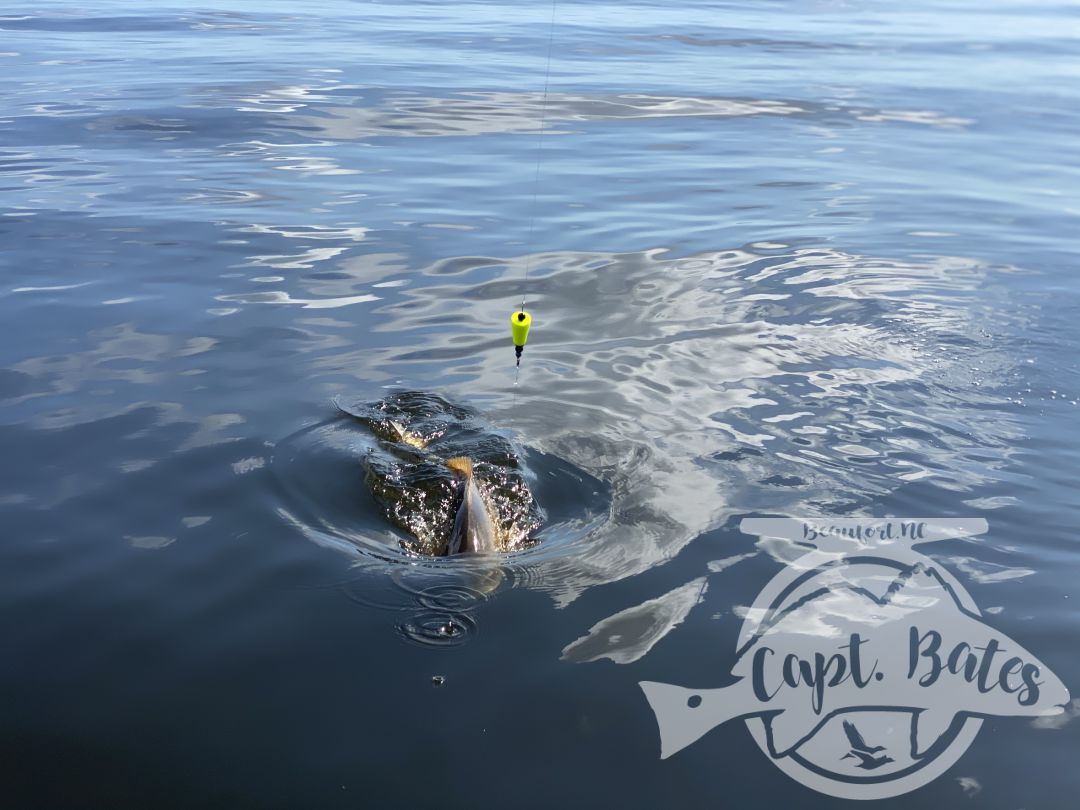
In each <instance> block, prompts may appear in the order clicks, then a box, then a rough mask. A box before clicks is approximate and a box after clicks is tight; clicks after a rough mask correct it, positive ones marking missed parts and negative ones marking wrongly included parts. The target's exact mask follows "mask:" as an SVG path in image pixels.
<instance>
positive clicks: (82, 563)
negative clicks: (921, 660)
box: [0, 0, 1080, 810]
mask: <svg viewBox="0 0 1080 810" xmlns="http://www.w3.org/2000/svg"><path fill="white" fill-rule="evenodd" d="M550 13H551V9H550V6H548V5H546V4H545V3H525V4H521V3H516V4H515V3H498V2H473V3H466V4H458V3H455V4H451V3H427V2H401V3H398V2H395V3H377V2H376V3H368V2H346V0H322V2H314V3H304V4H296V3H290V4H285V3H281V2H277V1H276V0H273V1H272V2H263V3H258V4H256V3H243V2H239V0H235V1H234V2H227V1H224V0H223V2H217V3H214V4H212V5H200V6H197V7H192V8H181V7H175V6H167V5H155V6H153V7H149V6H148V5H147V4H145V3H142V4H137V3H132V2H119V1H117V0H106V1H105V2H101V3H98V4H95V5H93V6H87V7H80V6H74V5H71V4H69V3H66V2H38V3H21V4H20V3H15V4H5V8H4V10H3V14H2V16H0V70H2V75H3V77H4V80H3V85H2V89H0V240H2V242H0V244H2V251H0V270H2V277H0V312H2V316H3V325H4V339H3V341H2V342H0V448H2V460H0V525H2V526H3V534H2V540H0V643H2V647H0V649H2V657H0V776H2V778H0V805H2V806H3V807H10V808H37V807H42V808H144V807H162V808H164V807H177V808H180V807H184V808H189V807H230V808H231V807H290V808H292V807H369V806H410V807H411V806H416V807H426V806H442V807H476V806H511V807H544V808H548V807H555V806H562V807H585V806H594V805H597V804H600V803H602V804H604V805H605V806H607V805H610V806H626V807H656V806H680V807H681V806H702V807H704V806H709V807H714V806H728V805H730V806H737V807H754V808H759V807H760V808H772V807H804V808H816V807H833V806H835V805H836V803H837V801H836V800H834V799H830V798H829V797H827V796H824V795H821V794H818V793H815V792H813V791H811V790H810V789H808V788H805V787H803V786H802V785H800V784H798V783H796V782H794V781H792V780H790V779H788V777H786V776H784V775H783V774H781V773H780V771H778V770H777V769H776V768H775V767H774V766H773V765H772V764H771V763H770V762H769V761H768V759H767V758H766V757H765V756H764V755H763V754H762V753H761V752H760V751H758V750H757V748H756V747H755V746H754V745H752V744H751V742H750V737H749V735H748V733H747V730H746V728H744V727H743V726H742V725H741V724H739V723H732V724H728V725H725V726H722V727H721V728H719V729H717V730H715V731H713V732H712V733H711V734H710V735H709V736H708V737H706V738H705V739H704V740H703V741H702V742H700V743H698V744H696V745H694V746H692V747H691V748H688V749H687V750H686V751H683V752H681V753H680V754H679V755H677V756H675V757H673V758H671V759H669V760H664V761H661V760H660V759H659V758H658V741H657V736H656V735H657V729H656V723H655V721H654V719H653V717H652V715H651V713H650V711H649V709H648V706H647V705H646V703H645V701H644V699H643V697H642V694H641V692H640V690H639V689H638V687H637V682H638V681H640V680H643V679H644V680H658V681H667V682H673V683H687V684H695V683H696V684H712V683H717V682H718V679H720V678H721V676H722V674H723V673H727V672H729V671H730V668H731V666H732V663H733V662H734V650H735V645H736V639H737V636H738V632H739V626H740V623H741V614H742V613H743V611H742V607H743V606H746V605H749V604H750V603H751V602H752V601H753V600H754V598H755V596H756V594H757V592H758V591H759V590H760V589H761V588H762V587H763V586H764V584H765V583H766V582H768V580H769V579H770V577H772V576H773V575H774V574H776V573H777V572H778V571H780V570H781V569H782V568H783V566H784V564H785V559H786V558H785V555H784V550H783V549H782V548H777V547H776V546H775V544H769V543H766V542H762V541H757V540H756V539H755V538H754V537H752V536H748V535H745V534H741V533H740V532H739V531H738V522H739V519H740V518H742V517H744V516H748V515H765V514H767V515H781V514H789V515H804V514H815V515H900V516H907V515H929V516H971V515H974V516H980V517H985V518H986V519H987V521H988V523H989V527H990V530H989V532H988V534H987V535H985V536H983V537H980V538H974V539H968V540H955V541H949V542H946V543H939V544H936V545H935V546H934V547H933V548H931V549H928V550H927V551H928V553H929V554H931V556H933V557H934V559H936V560H938V561H939V562H941V563H942V564H944V565H946V566H948V567H949V568H950V570H952V571H953V573H955V575H956V576H957V577H958V578H959V579H960V581H961V582H962V583H963V584H964V586H965V587H966V588H967V589H968V590H969V591H970V593H971V594H972V596H973V597H974V599H975V601H976V602H977V603H978V604H979V605H980V606H982V607H983V608H984V610H985V609H986V608H994V612H993V613H992V621H993V623H994V626H995V627H997V628H999V629H1000V630H1001V631H1002V632H1005V633H1008V634H1009V635H1011V636H1013V637H1014V638H1017V639H1022V642H1023V644H1024V645H1025V646H1026V647H1027V648H1028V649H1029V650H1031V651H1033V652H1034V653H1035V654H1037V655H1038V656H1039V657H1040V658H1041V659H1042V660H1043V661H1044V662H1045V663H1046V664H1047V665H1048V666H1050V667H1051V668H1052V669H1053V670H1054V671H1055V672H1056V673H1057V674H1058V675H1059V676H1060V677H1061V679H1062V680H1063V681H1064V682H1065V684H1066V685H1067V686H1069V688H1070V689H1072V691H1073V693H1074V694H1080V660H1078V658H1077V655H1076V650H1077V644H1078V642H1080V613H1078V607H1080V594H1078V588H1077V582H1078V581H1080V550H1078V547H1077V545H1076V527H1077V525H1080V498H1078V497H1077V494H1076V469H1077V463H1078V461H1080V431H1078V430H1077V424H1078V416H1080V406H1078V404H1077V401H1078V399H1080V375H1078V370H1077V362H1078V361H1077V357H1078V355H1080V327H1078V325H1077V321H1076V313H1077V312H1080V307H1078V305H1080V284H1078V282H1077V280H1076V273H1077V270H1078V265H1077V259H1076V250H1075V243H1076V234H1077V232H1078V225H1080V221H1078V217H1080V168H1078V166H1080V146H1078V144H1080V140H1078V139H1077V137H1076V133H1077V132H1078V131H1080V59H1078V57H1080V42H1078V39H1077V16H1076V9H1075V8H1074V7H1072V6H1070V5H1068V4H1053V3H1047V2H1030V3H1019V2H1003V3H995V4H990V5H989V6H987V7H984V6H983V5H980V4H971V3H960V2H934V1H933V0H920V2H917V3H915V4H910V3H908V4H896V3H883V2H876V3H866V4H847V3H842V2H824V0H823V1H822V2H808V3H797V4H792V3H781V2H742V3H738V2H736V3H719V4H716V3H700V2H688V3H682V4H678V5H676V6H671V5H666V4H659V3H630V4H626V3H622V4H607V3H602V2H563V3H560V5H559V8H558V14H557V19H556V26H555V29H554V37H555V38H554V48H553V57H552V64H551V82H550V93H549V97H548V111H547V130H546V131H547V134H546V135H545V136H544V138H543V151H542V162H541V172H540V182H539V184H538V186H537V190H538V193H537V195H536V199H535V204H534V186H533V180H534V172H535V170H536V163H535V160H536V148H537V137H536V130H537V125H538V122H539V118H540V112H541V91H542V89H543V81H544V68H545V55H546V49H547V36H548V21H549V19H550ZM534 215H535V227H532V226H531V224H530V223H531V222H532V221H533V217H534ZM526 267H528V268H529V274H528V281H527V283H525V282H523V278H524V275H525V270H526ZM523 295H524V296H526V298H527V302H528V306H529V309H530V311H531V312H532V313H533V316H534V318H535V325H534V327H533V332H532V336H531V338H530V341H529V344H528V346H527V348H526V352H525V356H524V360H523V364H522V367H521V372H520V379H518V378H516V377H515V369H514V366H513V350H512V347H511V346H510V342H509V335H508V330H507V328H506V326H507V324H506V321H507V318H508V316H509V314H510V313H511V311H512V310H513V309H514V307H515V306H517V305H518V304H519V303H520V300H521V298H522V296H523ZM515 380H517V384H516V386H515ZM398 389H413V390H420V391H430V392H434V393H437V394H439V395H441V396H443V397H446V398H448V399H449V400H451V401H453V402H456V403H459V404H460V405H462V406H463V407H468V408H471V409H472V410H473V411H474V412H475V413H476V414H478V418H482V419H483V420H485V422H486V424H488V425H490V429H491V431H493V432H495V433H497V434H498V435H501V436H504V437H507V438H508V440H509V439H512V440H513V441H514V442H516V443H517V446H519V447H520V448H522V453H523V458H524V460H525V462H526V464H527V466H528V474H529V475H530V476H532V478H531V480H532V481H533V482H534V484H536V489H537V491H536V495H537V498H538V501H539V503H540V506H541V507H542V508H543V509H544V511H545V514H546V516H547V528H546V532H547V534H545V535H543V539H544V542H542V543H541V544H540V545H539V546H538V547H536V549H534V550H532V551H526V552H522V553H521V554H517V555H514V556H512V557H511V558H508V559H507V560H506V561H505V563H504V564H503V565H502V566H501V568H500V569H499V573H498V575H497V577H496V578H495V580H494V581H493V582H490V583H488V584H478V583H477V580H475V579H470V578H468V577H465V576H464V575H463V574H462V570H460V569H448V568H446V567H445V566H442V567H440V566H437V565H436V566H432V565H427V564H423V563H422V562H418V561H417V560H415V559H410V558H409V557H408V555H406V554H404V553H403V552H402V551H401V549H400V546H399V545H398V542H397V539H396V537H397V536H396V535H395V530H394V529H393V527H391V526H390V525H388V524H387V523H386V522H385V520H383V519H382V518H381V515H380V513H379V511H378V510H377V508H376V506H375V504H374V503H373V502H372V499H371V497H370V494H369V493H368V492H367V491H366V490H365V489H364V486H363V477H362V475H361V474H360V473H359V472H358V470H359V462H358V456H359V454H360V452H361V449H362V447H363V446H364V442H365V441H367V438H366V437H365V435H364V434H363V431H362V430H359V429H358V428H357V427H356V426H355V425H349V424H347V423H346V422H343V421H341V420H340V419H339V418H338V417H337V415H336V412H335V411H334V409H333V407H332V406H331V404H330V403H331V400H332V399H334V398H340V399H343V400H348V401H354V402H356V401H361V402H363V401H373V400H377V399H379V398H381V397H383V396H385V395H386V394H388V393H389V392H391V391H393V390H398ZM351 495H355V498H354V499H351V497H350V496H351ZM710 563H713V565H712V566H711V567H710V565H709V564H710ZM701 577H707V581H708V588H707V591H705V592H704V594H702V595H701V596H700V600H697V597H696V596H694V597H693V598H691V599H690V601H689V603H687V600H686V598H685V596H686V594H687V593H688V591H687V590H686V588H685V587H684V586H687V584H688V583H693V582H695V581H697V580H698V579H700V578H701ZM691 591H693V594H699V593H700V588H696V587H695V588H691ZM665 595H667V597H665ZM635 606H641V610H640V611H638V614H640V615H643V616H645V617H646V619H648V617H652V621H651V623H650V621H645V622H644V624H645V625H648V626H647V627H645V628H644V629H641V628H640V627H639V631H640V632H639V635H637V636H635V635H634V633H633V632H626V633H623V632H621V633H619V634H617V636H618V637H616V638H609V639H607V640H606V641H604V642H603V643H599V642H596V641H595V639H594V641H593V642H592V643H591V646H589V645H584V646H583V645H581V644H579V645H577V646H575V647H571V645H573V644H574V643H575V642H576V641H577V640H578V639H581V638H583V637H584V636H586V634H587V633H588V631H589V629H590V628H591V627H593V626H594V625H596V624H597V623H598V622H600V621H601V620H603V619H605V618H607V617H610V616H613V615H615V614H618V613H620V612H621V611H625V610H627V609H629V608H633V607H635ZM444 614H445V615H447V616H453V617H456V620H457V622H458V624H456V625H455V629H454V630H453V632H451V633H449V634H445V635H440V632H439V628H438V626H437V625H439V623H440V622H441V619H440V617H441V616H442V615H444ZM635 615H637V614H635ZM679 620H681V624H680V623H679ZM626 624H628V625H630V628H629V629H630V630H632V629H633V627H636V626H638V625H637V624H635V623H633V622H629V623H626ZM624 629H625V628H624ZM567 648H570V651H569V652H568V653H565V654H564V650H565V649H567ZM583 650H584V652H583ZM601 656H606V657H601ZM587 659H596V660H587ZM436 675H438V676H442V677H444V678H445V682H444V684H443V685H442V686H441V687H435V686H433V684H432V677H433V676H436ZM1076 713H1077V712H1076V710H1075V707H1074V708H1073V709H1072V710H1071V711H1070V713H1069V714H1067V715H1066V716H1065V717H1063V718H1062V719H1061V720H1060V722H1055V723H1052V724H1047V723H1041V724H1040V723H1038V722H1033V721H1031V720H1030V719H1023V718H1000V719H991V720H987V721H986V723H985V724H984V726H983V731H982V733H981V734H980V735H979V737H978V739H977V740H976V741H975V742H974V744H973V745H972V746H971V748H970V750H969V751H968V752H967V753H966V754H965V755H964V756H963V757H962V758H961V759H960V761H959V762H958V763H957V765H956V766H954V767H953V768H952V769H950V770H949V771H948V772H947V773H946V774H944V775H943V776H942V777H941V778H939V779H937V780H936V781H934V782H933V783H931V784H930V785H928V786H926V787H924V788H921V789H920V790H918V791H917V792H915V793H912V794H909V795H907V796H904V797H901V798H897V799H893V800H889V801H885V802H882V804H883V805H884V806H887V807H896V808H901V807H903V808H907V807H920V808H922V807H954V806H958V805H962V806H971V807H986V808H1011V809H1015V808H1027V809H1028V810H1032V809H1033V808H1071V807H1074V806H1075V796H1076V794H1077V792H1078V791H1080V771H1078V770H1077V769H1076V767H1075V763H1076V760H1077V757H1078V755H1080V723H1076V722H1069V720H1070V719H1071V717H1072V716H1073V715H1075V714H1076Z"/></svg>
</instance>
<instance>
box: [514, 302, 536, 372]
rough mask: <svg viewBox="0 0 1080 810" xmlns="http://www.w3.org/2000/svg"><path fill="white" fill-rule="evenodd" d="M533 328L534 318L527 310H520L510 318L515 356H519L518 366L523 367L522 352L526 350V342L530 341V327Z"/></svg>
mask: <svg viewBox="0 0 1080 810" xmlns="http://www.w3.org/2000/svg"><path fill="white" fill-rule="evenodd" d="M530 326H532V316H531V315H529V313H528V312H526V311H525V310H523V309H522V310H519V311H518V312H515V313H514V314H513V315H511V316H510V335H511V336H512V337H513V339H514V354H515V355H516V356H517V364H518V365H519V366H520V365H521V350H522V349H524V348H525V342H526V341H527V340H528V339H529V327H530Z"/></svg>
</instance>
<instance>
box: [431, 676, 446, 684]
mask: <svg viewBox="0 0 1080 810" xmlns="http://www.w3.org/2000/svg"><path fill="white" fill-rule="evenodd" d="M444 683H446V678H445V677H443V676H442V675H432V676H431V685H432V686H434V687H439V686H442V685H443V684H444Z"/></svg>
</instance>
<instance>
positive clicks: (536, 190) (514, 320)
mask: <svg viewBox="0 0 1080 810" xmlns="http://www.w3.org/2000/svg"><path fill="white" fill-rule="evenodd" d="M557 6H558V0H551V20H550V21H549V23H548V42H547V59H546V61H545V65H544V93H543V97H542V98H541V101H540V125H539V127H537V129H536V170H535V171H534V172H533V189H532V207H531V210H530V214H529V237H528V240H527V241H526V253H525V275H524V277H523V278H522V281H521V307H520V309H519V310H518V311H517V312H514V313H511V315H510V335H511V337H512V338H513V340H514V355H515V357H516V362H515V364H514V366H515V368H514V394H513V400H512V402H511V404H510V415H511V418H512V417H513V415H514V414H515V413H516V412H517V400H518V382H519V381H520V379H521V352H522V350H523V349H524V348H525V343H526V342H527V341H528V339H529V327H530V326H532V317H531V316H530V315H529V313H528V312H526V311H525V297H526V294H527V290H528V288H529V270H530V269H531V268H532V257H533V254H534V253H535V251H536V242H535V239H536V220H537V214H536V212H537V206H538V205H539V199H540V164H541V163H542V161H543V157H544V128H545V126H546V125H547V106H548V90H549V88H550V87H551V51H552V49H553V47H554V44H555V11H556V7H557ZM509 460H510V452H509V449H508V451H507V461H509Z"/></svg>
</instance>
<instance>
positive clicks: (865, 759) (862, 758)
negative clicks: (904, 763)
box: [840, 720, 894, 771]
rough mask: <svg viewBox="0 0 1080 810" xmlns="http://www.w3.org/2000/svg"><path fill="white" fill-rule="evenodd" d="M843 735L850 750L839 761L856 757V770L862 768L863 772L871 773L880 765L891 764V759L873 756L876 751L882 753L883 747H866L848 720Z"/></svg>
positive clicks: (857, 731)
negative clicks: (857, 760)
mask: <svg viewBox="0 0 1080 810" xmlns="http://www.w3.org/2000/svg"><path fill="white" fill-rule="evenodd" d="M844 733H845V734H846V735H847V738H848V742H849V743H851V750H850V751H848V752H847V753H846V754H844V755H843V756H842V757H840V759H849V758H851V757H856V758H858V759H859V764H858V765H856V766H855V767H856V768H862V769H863V770H864V771H872V770H874V769H875V768H880V767H881V766H882V765H886V764H888V763H889V762H893V761H894V760H893V758H892V757H890V756H885V755H884V754H883V755H882V756H880V757H877V756H874V755H875V754H876V753H877V752H878V751H884V750H885V746H884V745H867V744H866V740H864V739H863V736H862V734H860V733H859V729H857V728H856V727H855V724H854V723H852V722H851V721H849V720H845V721H844Z"/></svg>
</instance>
